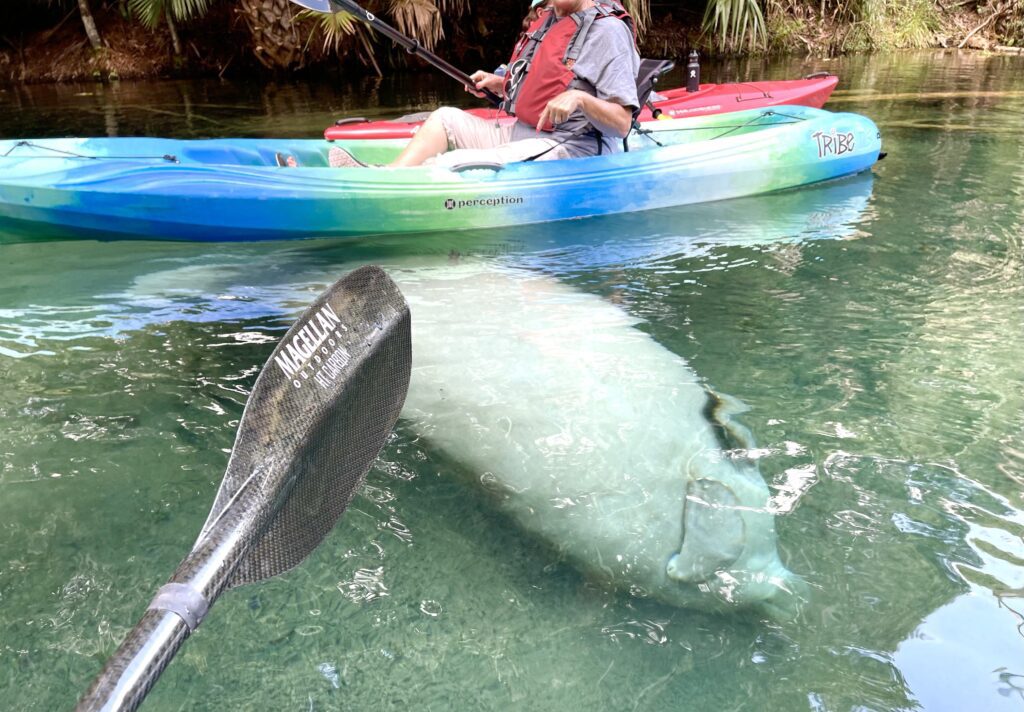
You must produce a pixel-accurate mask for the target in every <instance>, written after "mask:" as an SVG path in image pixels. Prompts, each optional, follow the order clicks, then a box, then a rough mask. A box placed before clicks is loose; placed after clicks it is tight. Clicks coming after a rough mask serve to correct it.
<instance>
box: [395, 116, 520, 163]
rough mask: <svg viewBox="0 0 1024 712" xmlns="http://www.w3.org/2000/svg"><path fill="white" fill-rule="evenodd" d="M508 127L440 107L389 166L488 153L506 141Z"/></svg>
mask: <svg viewBox="0 0 1024 712" xmlns="http://www.w3.org/2000/svg"><path fill="white" fill-rule="evenodd" d="M509 131H510V129H509V126H508V124H505V125H501V124H499V123H498V122H497V121H495V120H489V119H482V118H480V117H479V116H473V115H472V114H467V113H466V112H465V111H462V110H461V109H455V108H452V107H449V106H443V107H441V108H440V109H438V110H437V111H435V112H433V113H432V114H431V115H430V118H428V119H427V120H426V121H425V122H424V123H423V125H422V126H420V129H419V131H417V132H416V134H415V135H414V136H413V137H412V140H411V141H410V142H409V145H408V146H406V147H405V148H404V149H403V150H402V153H401V154H399V156H398V158H396V159H395V160H394V161H392V162H391V164H390V165H392V166H396V167H402V166H419V165H423V162H424V161H426V160H428V159H430V158H433V157H434V156H437V155H439V154H442V153H446V152H448V151H451V150H455V149H463V148H476V149H488V148H493V147H494V146H499V145H501V144H503V143H505V142H506V141H507V140H508V134H509Z"/></svg>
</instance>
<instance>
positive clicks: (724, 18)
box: [702, 0, 767, 51]
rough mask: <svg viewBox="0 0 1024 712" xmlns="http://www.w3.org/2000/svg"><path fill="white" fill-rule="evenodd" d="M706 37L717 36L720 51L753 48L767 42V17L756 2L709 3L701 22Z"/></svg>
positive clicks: (716, 0)
mask: <svg viewBox="0 0 1024 712" xmlns="http://www.w3.org/2000/svg"><path fill="white" fill-rule="evenodd" d="M702 25H703V32H704V34H714V35H715V36H716V37H717V41H716V42H715V44H716V45H717V47H718V49H719V50H722V51H730V50H736V49H739V48H740V47H741V46H742V45H743V44H746V45H747V46H748V47H749V48H750V49H755V48H757V47H758V46H763V45H764V43H765V42H766V41H767V32H766V30H765V21H764V14H763V13H762V12H761V6H760V5H759V4H758V2H757V0H708V6H707V9H706V10H705V11H704V20H703V22H702Z"/></svg>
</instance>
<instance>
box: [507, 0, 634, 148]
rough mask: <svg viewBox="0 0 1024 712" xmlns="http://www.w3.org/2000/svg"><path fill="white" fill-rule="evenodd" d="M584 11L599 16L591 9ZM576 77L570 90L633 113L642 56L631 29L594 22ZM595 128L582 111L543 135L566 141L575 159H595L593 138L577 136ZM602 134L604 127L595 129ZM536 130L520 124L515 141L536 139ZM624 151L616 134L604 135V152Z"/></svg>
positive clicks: (614, 21)
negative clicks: (613, 104) (602, 100)
mask: <svg viewBox="0 0 1024 712" xmlns="http://www.w3.org/2000/svg"><path fill="white" fill-rule="evenodd" d="M584 12H592V13H596V12H597V10H596V9H594V8H591V9H589V10H585V11H584ZM572 71H573V74H575V75H576V78H575V79H574V80H573V81H572V82H571V83H570V84H569V88H570V89H579V90H581V91H585V92H586V93H588V94H590V95H591V96H596V97H597V98H598V99H604V100H605V101H610V102H613V103H615V104H621V105H623V106H628V107H630V109H631V110H632V109H633V108H636V107H637V106H638V105H639V103H640V102H639V100H638V99H637V95H636V75H637V73H638V72H639V71H640V55H638V54H637V52H636V46H635V45H634V44H633V35H632V32H631V31H630V29H629V26H628V25H626V23H625V22H622V21H621V20H617V19H615V18H612V17H606V18H601V19H598V20H595V21H594V23H593V24H592V25H591V26H590V31H589V32H588V33H587V36H586V37H585V38H584V40H583V46H582V47H581V48H580V53H579V59H577V60H576V64H575V65H573V68H572ZM591 126H593V125H592V124H591V123H590V121H589V120H588V119H587V117H586V116H585V115H584V114H583V112H582V111H575V112H574V113H573V114H572V115H571V116H570V117H569V118H568V119H566V120H565V121H564V122H563V123H561V124H558V125H557V126H555V130H554V131H552V132H550V133H542V134H540V135H541V136H543V137H544V138H553V139H555V140H557V141H565V143H564V144H562V147H563V148H565V149H566V150H567V151H568V153H569V154H570V155H571V156H573V157H580V156H593V155H594V154H596V153H597V152H598V145H597V141H596V140H595V139H594V137H593V136H574V134H576V133H577V132H583V131H585V130H586V129H587V128H588V127H591ZM594 128H597V129H598V130H599V131H600V130H602V129H603V128H605V127H602V126H595V127H594ZM537 136H538V134H537V129H535V128H534V127H533V126H529V125H528V124H524V123H522V122H521V121H517V122H516V125H515V126H514V127H513V128H512V140H513V141H518V140H520V139H524V138H537ZM621 149H622V140H621V139H619V138H618V137H616V136H614V135H605V136H604V148H603V149H602V152H603V153H609V152H612V151H619V150H621Z"/></svg>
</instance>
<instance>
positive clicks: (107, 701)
mask: <svg viewBox="0 0 1024 712" xmlns="http://www.w3.org/2000/svg"><path fill="white" fill-rule="evenodd" d="M188 635H189V630H188V626H187V625H185V622H184V621H183V620H182V619H181V618H179V617H178V616H177V615H176V614H174V613H170V612H168V611H146V614H145V615H144V616H143V617H142V620H140V621H139V623H138V625H136V626H135V628H133V629H132V631H131V633H129V634H128V637H127V638H125V639H124V642H122V643H121V646H120V647H119V648H118V649H117V652H116V653H114V656H113V657H112V658H111V659H110V662H108V663H107V666H106V667H105V668H103V672H102V673H101V674H100V676H99V677H98V678H96V680H95V681H94V682H93V684H92V687H90V688H89V691H88V692H86V693H85V696H84V697H83V698H82V700H81V701H80V702H79V704H78V708H77V709H78V710H89V712H101V711H102V712H113V711H114V710H134V709H136V708H137V707H138V706H139V705H140V704H141V703H142V700H143V699H145V697H146V695H147V694H148V693H149V690H150V688H152V687H153V685H154V684H156V681H157V680H158V679H159V678H160V673H162V672H163V671H164V668H166V667H167V666H168V665H169V664H170V662H171V659H172V658H173V657H174V654H175V653H177V652H178V648H180V647H181V645H182V643H184V642H185V639H186V638H188Z"/></svg>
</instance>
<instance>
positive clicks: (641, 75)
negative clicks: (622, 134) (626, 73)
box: [633, 59, 676, 122]
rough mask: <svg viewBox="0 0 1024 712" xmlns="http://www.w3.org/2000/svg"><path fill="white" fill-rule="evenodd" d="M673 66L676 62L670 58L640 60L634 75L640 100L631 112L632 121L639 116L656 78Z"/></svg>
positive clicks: (651, 91) (655, 82)
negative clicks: (637, 70)
mask: <svg viewBox="0 0 1024 712" xmlns="http://www.w3.org/2000/svg"><path fill="white" fill-rule="evenodd" d="M675 66H676V63H675V62H673V61H672V60H671V59H641V60H640V71H639V72H637V75H636V98H637V99H639V100H640V106H638V107H637V108H636V110H635V111H634V112H633V121H634V122H636V120H637V119H638V118H639V117H640V112H641V111H642V110H643V108H644V105H646V104H647V102H648V101H649V100H650V98H651V94H652V93H653V92H654V87H655V86H656V85H657V84H658V79H660V78H661V75H663V74H665V73H666V72H669V71H671V70H672V69H673V68H674V67H675Z"/></svg>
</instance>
